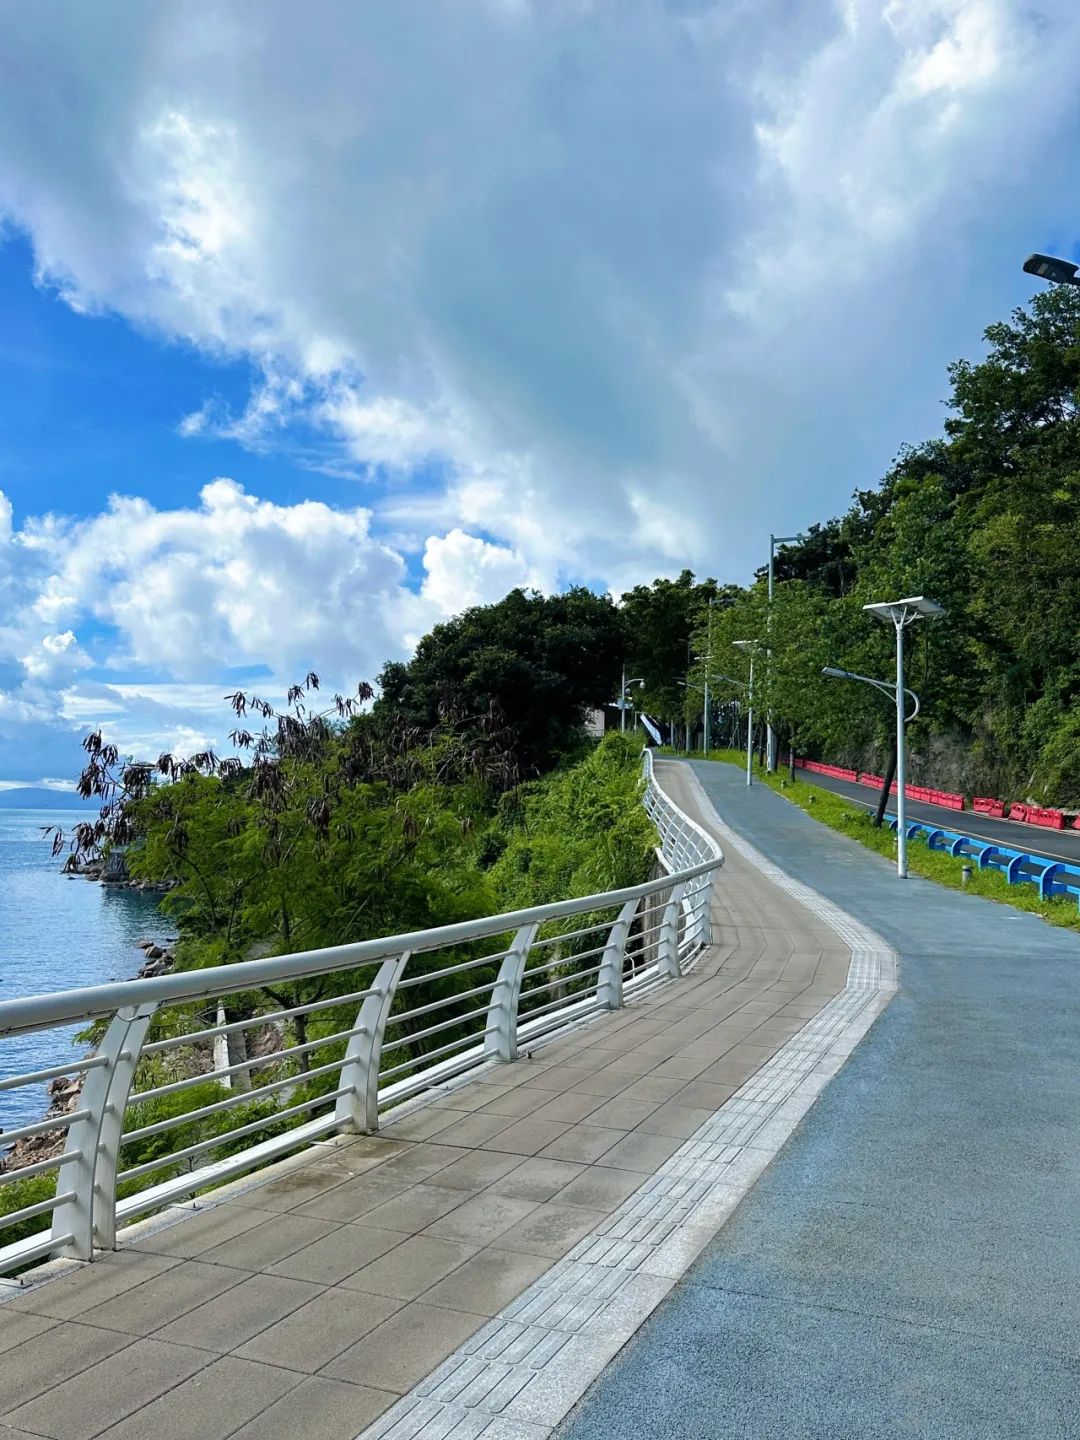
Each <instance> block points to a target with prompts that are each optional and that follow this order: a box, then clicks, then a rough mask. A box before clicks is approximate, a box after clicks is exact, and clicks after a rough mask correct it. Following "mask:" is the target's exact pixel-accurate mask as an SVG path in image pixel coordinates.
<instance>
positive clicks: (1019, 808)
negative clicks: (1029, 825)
mask: <svg viewBox="0 0 1080 1440" xmlns="http://www.w3.org/2000/svg"><path fill="white" fill-rule="evenodd" d="M1027 818H1028V807H1027V806H1026V805H1023V804H1021V802H1020V801H1019V800H1014V801H1013V803H1012V804H1011V805H1010V806H1009V819H1010V820H1026V819H1027Z"/></svg>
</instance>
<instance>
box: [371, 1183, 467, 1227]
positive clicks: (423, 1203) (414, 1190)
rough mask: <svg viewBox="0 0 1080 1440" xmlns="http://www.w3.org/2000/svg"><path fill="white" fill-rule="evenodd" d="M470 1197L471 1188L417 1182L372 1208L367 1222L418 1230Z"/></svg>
mask: <svg viewBox="0 0 1080 1440" xmlns="http://www.w3.org/2000/svg"><path fill="white" fill-rule="evenodd" d="M468 1198H469V1192H468V1191H467V1190H454V1189H451V1188H449V1187H447V1188H445V1189H444V1188H443V1187H442V1186H440V1185H413V1186H410V1188H409V1189H408V1190H406V1191H404V1192H403V1193H402V1194H401V1195H397V1196H395V1198H394V1199H393V1200H390V1201H388V1202H387V1203H386V1204H384V1205H377V1206H376V1207H375V1209H374V1210H369V1211H368V1212H367V1214H366V1216H365V1217H364V1224H365V1225H374V1226H375V1227H376V1228H377V1229H382V1230H399V1231H403V1232H406V1233H410V1232H411V1233H413V1234H415V1233H416V1232H417V1231H420V1230H425V1229H427V1227H428V1226H429V1225H433V1224H434V1223H435V1221H436V1220H439V1219H441V1218H442V1216H444V1215H446V1214H448V1213H449V1211H451V1210H456V1209H457V1207H458V1206H459V1205H462V1204H464V1202H465V1201H466V1200H467V1199H468Z"/></svg>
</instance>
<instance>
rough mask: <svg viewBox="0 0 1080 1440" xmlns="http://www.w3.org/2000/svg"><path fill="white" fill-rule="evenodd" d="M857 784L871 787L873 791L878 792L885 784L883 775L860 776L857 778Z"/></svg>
mask: <svg viewBox="0 0 1080 1440" xmlns="http://www.w3.org/2000/svg"><path fill="white" fill-rule="evenodd" d="M859 784H860V785H872V786H873V787H874V789H875V790H880V789H881V787H882V785H884V784H885V776H884V775H860V776H859Z"/></svg>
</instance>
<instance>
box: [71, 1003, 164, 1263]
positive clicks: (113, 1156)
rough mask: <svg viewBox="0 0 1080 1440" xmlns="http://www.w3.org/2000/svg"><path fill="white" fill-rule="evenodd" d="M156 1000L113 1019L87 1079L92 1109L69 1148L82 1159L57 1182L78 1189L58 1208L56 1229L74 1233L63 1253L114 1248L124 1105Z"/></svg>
mask: <svg viewBox="0 0 1080 1440" xmlns="http://www.w3.org/2000/svg"><path fill="white" fill-rule="evenodd" d="M156 1009H157V1006H156V1005H129V1006H125V1008H124V1009H123V1010H118V1011H117V1012H116V1014H115V1015H114V1016H113V1018H112V1020H111V1021H110V1022H109V1028H108V1029H107V1030H106V1032H105V1038H104V1040H103V1041H102V1042H101V1048H100V1049H99V1050H98V1052H97V1053H98V1054H99V1055H104V1056H105V1059H106V1062H107V1063H106V1064H104V1065H99V1066H98V1067H97V1068H96V1069H94V1070H91V1071H90V1072H89V1073H88V1075H87V1077H86V1081H85V1083H84V1085H83V1091H82V1098H81V1100H80V1104H79V1108H80V1109H85V1110H89V1111H90V1114H89V1115H88V1116H87V1117H86V1119H85V1120H80V1121H78V1122H77V1123H76V1124H74V1125H72V1126H71V1128H70V1129H69V1130H68V1133H67V1142H66V1144H65V1145H64V1153H65V1154H75V1153H77V1154H78V1157H79V1158H78V1159H77V1160H73V1161H72V1162H71V1163H70V1164H69V1165H64V1166H63V1167H62V1168H61V1170H60V1177H61V1178H60V1179H59V1180H58V1181H57V1184H58V1186H60V1187H61V1188H63V1189H67V1188H70V1189H72V1190H73V1191H74V1192H75V1198H74V1200H71V1201H69V1202H68V1204H67V1205H61V1206H59V1207H58V1208H57V1209H56V1210H54V1211H53V1223H52V1233H53V1235H55V1236H56V1237H57V1239H59V1237H60V1236H61V1235H64V1234H67V1233H69V1232H70V1234H71V1237H72V1238H71V1239H70V1240H69V1241H68V1242H67V1243H66V1244H65V1245H63V1246H59V1247H58V1251H57V1253H58V1254H62V1255H69V1256H71V1258H72V1259H74V1260H92V1259H93V1257H94V1245H95V1242H96V1243H97V1245H98V1246H99V1248H101V1249H104V1250H111V1249H112V1248H113V1246H114V1245H115V1243H116V1170H117V1161H118V1158H119V1154H120V1132H121V1130H122V1129H123V1125H124V1111H125V1109H126V1108H127V1102H128V1096H129V1095H130V1093H131V1085H132V1081H133V1080H134V1079H135V1066H136V1065H137V1064H138V1061H139V1054H140V1052H141V1050H142V1045H143V1040H144V1039H145V1037H146V1031H147V1027H148V1026H149V1024H150V1020H151V1018H152V1016H153V1014H154V1011H155V1010H156Z"/></svg>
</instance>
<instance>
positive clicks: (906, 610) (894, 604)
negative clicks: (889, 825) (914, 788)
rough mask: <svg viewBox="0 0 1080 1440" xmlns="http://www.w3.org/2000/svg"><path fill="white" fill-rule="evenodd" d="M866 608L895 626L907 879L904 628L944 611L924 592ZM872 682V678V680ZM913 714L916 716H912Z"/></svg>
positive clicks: (900, 847)
mask: <svg viewBox="0 0 1080 1440" xmlns="http://www.w3.org/2000/svg"><path fill="white" fill-rule="evenodd" d="M863 609H864V610H865V611H867V613H868V614H870V615H873V616H874V618H875V619H876V620H881V621H882V622H883V623H886V624H891V625H893V626H895V628H896V684H895V685H894V686H893V687H892V688H893V690H894V692H895V696H896V873H897V875H898V876H899V877H900V879H901V880H906V879H907V790H906V781H907V776H906V759H907V757H906V756H905V754H904V708H905V706H904V697H905V695H907V694H908V691H906V690H905V689H904V631H905V630H906V629H907V627H908V626H909V625H914V623H915V621H916V620H936V619H937V618H938V616H940V615H944V614H945V611H944V609H943V608H942V606H940V605H939V604H938V603H937V601H936V600H928V599H927V598H926V596H925V595H909V596H907V597H906V598H905V599H903V600H879V601H878V602H877V603H875V604H873V605H864V606H863ZM872 683H873V682H872V681H871V684H872ZM912 718H914V717H912Z"/></svg>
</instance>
